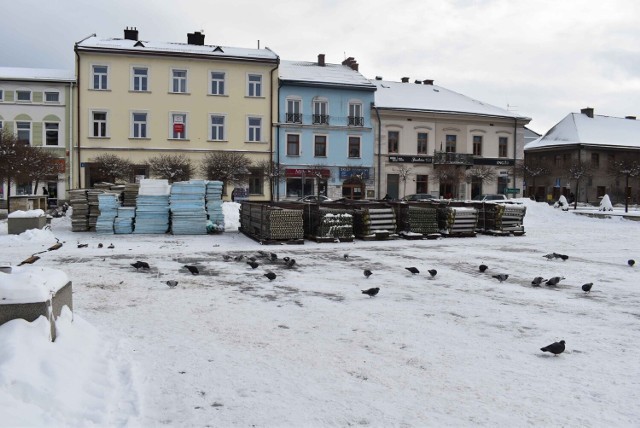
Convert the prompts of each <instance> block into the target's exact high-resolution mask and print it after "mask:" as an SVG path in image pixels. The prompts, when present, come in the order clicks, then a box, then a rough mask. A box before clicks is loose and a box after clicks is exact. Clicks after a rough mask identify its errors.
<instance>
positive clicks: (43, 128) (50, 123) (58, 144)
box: [42, 122, 60, 147]
mask: <svg viewBox="0 0 640 428" xmlns="http://www.w3.org/2000/svg"><path fill="white" fill-rule="evenodd" d="M47 125H56V126H57V129H56V133H57V139H56V144H48V143H47V140H48V137H47ZM42 130H43V137H44V138H43V141H42V145H43V146H44V147H60V122H43V123H42Z"/></svg>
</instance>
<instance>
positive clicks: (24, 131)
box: [16, 122, 31, 144]
mask: <svg viewBox="0 0 640 428" xmlns="http://www.w3.org/2000/svg"><path fill="white" fill-rule="evenodd" d="M16 130H17V133H16V134H17V137H18V141H20V142H25V143H29V144H31V122H16Z"/></svg>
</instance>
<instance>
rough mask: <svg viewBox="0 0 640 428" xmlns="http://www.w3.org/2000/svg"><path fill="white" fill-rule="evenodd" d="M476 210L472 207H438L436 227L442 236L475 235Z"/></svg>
mask: <svg viewBox="0 0 640 428" xmlns="http://www.w3.org/2000/svg"><path fill="white" fill-rule="evenodd" d="M477 223H478V210H477V209H475V208H473V207H456V206H442V207H440V208H438V227H439V228H440V233H442V234H443V235H444V236H460V237H462V236H475V235H476V225H477Z"/></svg>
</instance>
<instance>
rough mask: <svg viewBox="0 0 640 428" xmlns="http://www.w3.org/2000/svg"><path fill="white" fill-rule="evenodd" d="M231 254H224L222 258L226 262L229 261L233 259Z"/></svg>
mask: <svg viewBox="0 0 640 428" xmlns="http://www.w3.org/2000/svg"><path fill="white" fill-rule="evenodd" d="M231 258H232V257H231V256H230V255H229V254H223V255H222V260H224V261H225V262H228V261H229V260H231Z"/></svg>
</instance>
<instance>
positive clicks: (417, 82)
mask: <svg viewBox="0 0 640 428" xmlns="http://www.w3.org/2000/svg"><path fill="white" fill-rule="evenodd" d="M413 83H415V84H416V85H421V84H422V82H421V81H419V80H416V81H415V82H413Z"/></svg>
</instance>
